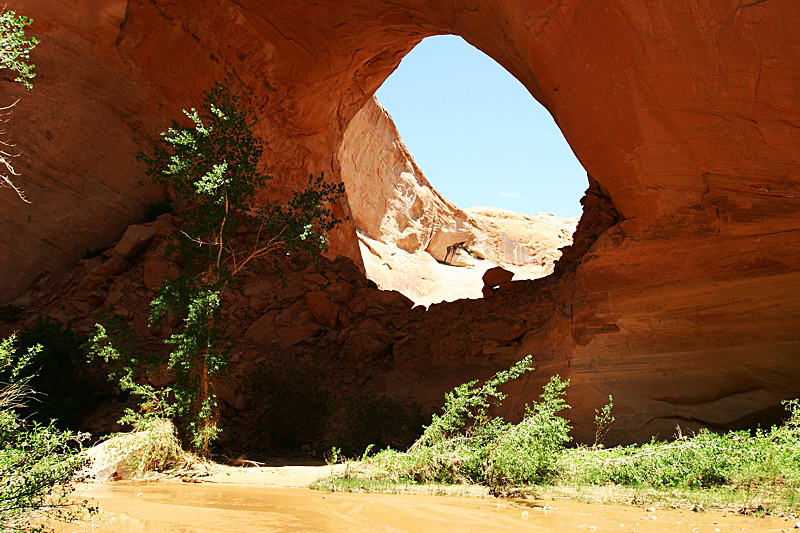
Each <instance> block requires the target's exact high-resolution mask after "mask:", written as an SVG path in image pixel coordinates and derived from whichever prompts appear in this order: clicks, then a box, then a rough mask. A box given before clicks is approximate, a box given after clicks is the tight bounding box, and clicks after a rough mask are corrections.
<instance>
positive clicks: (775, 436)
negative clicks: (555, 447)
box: [559, 399, 800, 511]
mask: <svg viewBox="0 0 800 533" xmlns="http://www.w3.org/2000/svg"><path fill="white" fill-rule="evenodd" d="M784 405H785V407H786V408H787V411H788V413H789V418H788V420H787V421H786V422H785V423H784V424H783V425H780V426H774V427H772V428H771V429H769V430H764V429H758V430H756V431H755V432H752V433H751V432H750V431H730V432H727V433H721V434H718V433H714V432H711V431H709V430H706V429H703V430H701V431H699V432H698V433H697V434H694V435H681V434H680V433H679V435H678V436H677V438H676V439H675V440H673V441H670V442H664V441H661V442H659V441H656V440H653V441H651V442H650V443H647V444H643V445H631V446H619V447H615V448H609V449H604V448H598V447H593V448H586V447H579V448H575V449H571V450H567V451H565V453H564V455H563V456H562V458H561V460H560V464H559V470H560V479H559V482H560V483H562V484H569V485H575V486H585V485H612V484H613V485H620V486H625V487H632V488H636V489H645V490H653V491H661V492H664V493H672V494H676V495H678V496H680V497H681V498H688V499H689V500H696V499H698V498H699V494H698V492H699V491H701V490H702V491H721V492H720V498H719V499H720V500H721V501H722V503H730V502H726V501H725V500H730V501H734V500H738V502H739V505H740V507H742V508H753V509H756V508H758V507H759V506H761V507H762V508H765V506H768V507H769V508H773V509H781V510H786V511H797V509H798V505H797V504H798V502H799V501H800V500H799V499H798V492H797V491H798V487H800V404H799V403H798V400H796V399H795V400H790V401H786V402H784ZM676 490H677V491H678V492H675V491H676Z"/></svg>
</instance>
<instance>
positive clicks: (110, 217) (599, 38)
mask: <svg viewBox="0 0 800 533" xmlns="http://www.w3.org/2000/svg"><path fill="white" fill-rule="evenodd" d="M15 9H17V10H18V11H19V12H20V13H25V14H26V15H28V16H30V17H32V18H33V19H34V20H35V23H34V25H33V26H32V27H31V29H30V32H31V33H32V34H34V35H36V36H37V37H39V38H40V39H41V40H42V41H43V43H42V45H40V46H39V47H38V48H37V50H36V51H35V53H34V62H35V63H36V64H37V72H38V73H39V77H37V78H36V80H35V82H36V89H35V90H34V91H33V92H31V93H25V94H22V92H23V91H22V90H21V89H20V88H19V87H16V86H14V85H11V84H9V83H8V82H5V81H4V82H3V84H4V85H6V86H7V87H8V94H10V95H11V96H12V97H14V98H15V97H16V96H22V97H23V100H22V101H21V102H20V104H19V106H18V108H17V109H16V110H15V115H14V129H13V133H14V138H15V140H16V142H17V145H18V146H19V147H20V149H21V150H22V152H23V157H22V158H21V159H20V164H19V165H18V169H19V170H21V171H23V173H24V177H23V178H20V180H21V182H20V184H21V185H22V187H23V188H24V189H25V190H26V191H27V192H28V197H29V199H31V200H32V201H33V202H34V206H33V208H31V207H29V206H27V205H21V204H19V202H18V201H17V199H16V197H14V196H13V195H3V196H2V198H0V202H2V208H3V212H4V214H5V215H6V219H7V221H8V222H7V223H6V226H5V230H4V231H3V234H2V237H1V238H2V242H1V243H0V244H2V246H3V249H4V251H5V253H4V260H3V264H2V265H0V268H2V273H3V276H2V280H3V281H2V282H0V283H2V288H1V292H2V293H3V294H4V295H6V296H7V298H4V299H6V300H7V299H11V298H12V297H13V296H15V295H17V294H20V293H22V292H24V291H25V290H27V288H28V285H29V284H30V283H31V282H32V281H33V280H34V279H35V278H37V277H39V275H40V274H41V273H42V272H43V271H44V270H51V271H54V272H56V271H58V270H59V269H60V268H63V267H64V266H65V265H66V264H68V263H69V262H71V261H74V260H75V259H78V258H79V257H80V256H81V255H82V254H83V251H84V250H85V249H87V248H95V247H97V246H98V245H102V244H104V242H103V241H105V243H107V242H111V241H113V240H114V239H115V238H116V237H118V236H119V235H118V232H120V231H121V230H122V229H124V228H125V227H126V226H127V223H128V222H130V221H132V220H135V219H136V218H137V217H138V216H140V214H141V212H142V209H143V205H144V204H146V203H147V202H149V201H152V199H154V198H156V197H157V196H158V194H159V191H158V190H153V189H152V188H151V187H150V186H149V185H148V184H147V183H146V182H145V181H144V169H143V167H142V164H141V163H140V162H138V161H137V160H136V154H137V153H138V152H139V151H142V150H144V151H147V150H148V149H149V147H150V139H151V138H152V137H153V136H154V135H156V134H157V133H158V132H159V131H162V130H163V129H165V128H166V127H167V126H168V123H169V120H170V119H171V118H173V117H176V116H179V114H180V109H181V108H188V107H191V106H193V105H197V103H198V102H199V101H200V98H201V96H200V95H201V93H202V90H203V89H205V88H207V87H209V86H210V85H211V84H212V83H213V82H214V81H215V80H219V79H228V80H229V83H230V84H231V85H232V86H233V87H234V88H235V89H237V90H239V91H240V92H242V93H243V94H245V95H246V99H247V100H248V102H249V104H250V105H252V106H253V108H254V109H255V110H256V115H257V117H258V119H259V126H258V133H259V134H260V135H261V136H262V137H263V138H264V139H265V140H266V141H267V142H268V145H267V149H266V152H265V156H264V159H263V161H262V164H263V166H264V169H265V170H266V171H268V172H269V173H270V174H272V175H274V176H275V177H276V179H275V180H273V181H272V182H271V194H274V195H277V196H279V197H280V196H282V195H285V194H287V193H288V192H289V191H291V190H292V189H293V188H294V187H296V186H297V185H298V184H300V183H302V182H303V181H304V180H305V179H307V176H308V174H311V173H314V174H318V173H320V172H325V174H326V176H327V177H328V179H330V180H334V181H336V180H338V179H339V173H340V167H339V163H338V160H337V153H338V148H339V145H340V143H341V139H342V136H343V134H344V131H345V129H346V127H347V125H348V123H349V121H350V120H351V119H352V117H353V116H354V115H355V113H356V112H357V111H358V110H359V109H360V108H361V107H362V106H363V105H364V104H365V103H366V102H367V100H368V99H369V98H370V97H371V96H372V94H373V93H374V91H375V90H376V89H377V88H378V87H379V86H380V84H381V83H382V82H383V80H385V79H386V77H388V75H389V74H390V73H391V72H392V70H393V69H394V68H395V67H396V65H397V64H398V63H399V61H400V60H401V59H402V57H403V55H404V54H405V53H407V52H408V51H409V50H410V49H411V48H412V47H413V46H414V45H415V44H416V43H417V42H419V41H420V40H421V39H423V38H424V37H426V36H429V35H434V34H443V33H454V34H458V35H461V36H462V37H464V38H465V39H466V40H467V41H468V42H470V43H471V44H473V45H474V46H476V47H478V48H479V49H481V50H483V51H484V52H486V53H487V54H488V55H490V56H491V57H493V58H494V59H495V60H497V61H498V62H499V63H500V64H501V65H503V66H504V67H505V68H506V69H508V70H509V72H511V73H512V74H513V75H514V76H515V77H517V79H519V80H520V81H521V82H522V83H523V84H524V85H525V86H526V87H527V88H528V90H529V91H530V92H531V94H532V95H533V96H534V97H535V98H536V99H537V100H539V101H540V102H541V103H542V104H543V105H544V106H545V107H546V108H547V109H548V110H549V111H550V113H551V114H552V115H553V117H554V119H555V120H556V122H557V123H558V125H559V127H560V128H561V129H562V131H563V133H564V135H565V137H566V138H567V140H568V141H569V143H570V144H571V146H572V148H573V150H574V151H575V153H576V155H577V156H578V158H579V159H580V160H581V162H582V163H583V165H584V167H585V168H586V169H587V171H588V173H589V175H590V177H591V179H592V181H593V183H596V184H597V187H598V190H599V191H600V193H601V195H602V197H603V198H606V199H608V202H610V203H611V205H612V206H613V207H614V209H615V212H616V213H617V215H616V217H617V218H613V217H612V219H608V220H605V224H606V225H605V226H604V225H603V224H604V223H600V222H597V224H596V225H595V227H594V229H597V228H600V229H601V230H602V231H601V232H600V233H599V235H594V237H598V238H597V240H596V241H594V240H592V241H591V242H590V243H588V244H589V245H590V248H587V249H588V250H589V253H588V254H586V255H579V256H578V257H576V258H574V259H575V262H574V269H573V270H572V271H571V272H570V273H569V275H568V276H566V277H565V278H564V280H563V282H562V283H561V289H560V290H559V293H558V295H557V297H556V299H557V304H556V305H555V306H554V309H555V310H554V311H553V314H552V315H551V316H548V317H546V318H547V320H546V321H545V322H544V324H543V325H542V321H541V320H539V319H540V318H541V317H538V318H537V320H532V321H531V323H532V324H537V327H536V328H534V329H532V330H530V331H529V332H528V333H527V334H526V335H524V336H523V337H522V342H521V344H520V345H519V346H517V347H515V348H516V350H515V351H513V353H511V352H503V353H505V354H507V355H504V356H503V357H505V359H506V360H502V359H503V357H497V358H490V359H487V360H484V361H482V362H479V363H478V362H474V364H475V365H477V366H478V367H479V368H485V370H486V372H489V371H490V370H491V369H493V368H495V367H498V366H501V365H503V364H506V363H508V362H509V361H510V360H511V359H512V358H514V357H517V356H522V355H525V354H526V353H527V352H529V351H530V352H532V353H534V354H535V355H536V356H537V357H538V360H539V361H540V364H539V365H538V366H539V367H540V370H539V371H538V372H537V374H538V373H541V374H540V375H543V374H544V373H547V372H549V371H551V370H552V371H554V372H555V371H559V372H561V373H562V374H568V375H570V376H571V377H572V379H573V392H572V393H571V399H572V401H573V403H574V404H575V406H576V409H575V410H573V413H572V415H573V417H574V418H575V419H576V420H578V427H577V432H578V433H579V434H580V433H581V432H584V433H587V434H588V433H589V432H591V430H592V428H589V427H584V426H585V424H586V422H585V421H586V420H589V421H590V420H592V416H591V413H592V409H593V408H594V407H599V406H600V405H602V403H603V402H602V400H603V399H604V398H605V397H606V395H607V394H609V393H612V394H615V396H617V397H619V400H618V401H617V405H618V406H619V407H620V408H621V409H627V410H628V411H629V412H630V413H631V417H630V420H629V421H627V422H624V423H623V424H622V425H623V426H624V427H623V428H622V429H621V433H620V435H621V436H620V437H619V439H620V440H630V439H631V438H641V437H642V436H645V435H644V434H645V433H647V434H653V433H658V432H662V434H663V432H666V431H671V426H673V425H674V423H673V422H674V420H677V419H681V420H695V421H698V420H699V421H702V423H707V424H709V425H715V426H717V427H725V426H726V424H729V423H733V422H734V421H735V420H739V419H742V418H743V417H746V416H747V415H748V414H749V413H753V412H756V411H758V410H763V409H766V408H768V407H769V406H770V405H777V403H778V401H779V400H780V399H781V398H786V397H789V396H796V395H797V394H798V392H800V391H798V387H797V385H796V384H797V383H798V382H800V381H798V379H797V378H798V377H800V376H798V375H797V372H798V371H797V370H796V367H797V365H796V364H794V363H795V361H796V353H797V350H798V347H800V334H798V333H797V332H796V324H795V323H794V317H795V316H797V314H796V311H797V304H796V303H795V302H797V301H800V300H798V298H797V296H798V293H800V275H799V274H798V268H799V267H798V265H800V238H798V236H799V233H800V232H799V231H798V230H799V229H800V209H798V208H799V207H800V195H799V194H798V193H797V192H796V190H795V189H796V186H797V182H798V181H800V173H799V172H798V165H799V164H800V142H798V141H800V138H799V137H800V127H798V126H800V116H798V115H800V111H798V109H800V105H798V103H799V102H798V94H800V87H798V86H797V81H796V80H797V79H800V72H799V71H800V51H799V50H797V49H796V47H792V46H790V45H789V44H787V43H792V42H794V34H795V29H796V28H797V27H798V24H800V13H798V12H797V10H795V9H793V8H791V7H787V6H780V5H777V4H770V3H759V4H755V5H751V6H740V5H738V4H735V3H733V2H728V3H725V2H722V3H721V2H714V1H711V0H706V1H704V2H700V3H698V2H689V1H688V0H687V1H680V2H673V3H670V5H669V6H667V5H659V6H657V7H654V6H652V5H645V4H642V3H641V2H637V1H635V0H627V1H624V2H606V1H600V2H586V1H580V0H571V1H570V0H568V1H560V2H554V1H538V0H536V1H526V2H516V1H511V0H470V1H469V2H463V3H462V2H452V1H450V0H433V1H431V0H425V1H423V0H402V1H400V2H383V1H376V0H370V1H367V0H355V1H351V2H346V3H342V2H335V1H332V0H330V1H322V2H320V1H317V2H313V3H311V2H304V1H292V2H282V3H280V4H279V5H265V4H264V3H262V2H257V1H255V0H236V1H232V0H231V1H222V2H216V1H215V2H210V1H198V2H193V3H174V2H166V1H162V0H153V1H151V2H142V3H139V2H132V1H128V2H124V1H111V0H107V1H103V0H95V1H93V2H88V3H87V2H79V1H77V0H72V1H65V2H59V3H50V2H37V1H35V0H20V1H19V2H17V4H16V5H15ZM20 124H24V126H22V127H20V126H19V125H20ZM350 193H351V194H353V193H356V194H365V191H358V192H355V191H350ZM608 202H606V204H607V203H608ZM606 204H602V203H601V204H596V203H593V204H592V205H591V206H589V207H588V209H594V210H595V211H596V213H595V214H596V215H597V216H596V217H595V219H596V220H601V219H603V217H602V216H601V215H603V212H602V210H600V211H597V210H598V209H600V208H599V207H598V206H599V205H606ZM337 209H338V210H339V212H340V213H341V214H347V213H348V211H349V209H348V206H347V204H346V203H342V204H341V205H339V206H338V207H337ZM589 218H590V220H595V219H591V217H589ZM606 218H608V217H606ZM608 222H610V223H611V224H607V223H608ZM590 224H591V222H587V223H586V224H585V225H584V229H583V230H581V229H580V228H579V233H580V231H584V232H587V231H588V232H589V233H590V234H591V228H589V225H590ZM587 228H588V229H587ZM579 240H580V235H576V242H577V241H579ZM331 244H332V251H333V252H334V253H341V254H344V255H349V256H351V257H353V258H355V259H356V260H357V259H358V244H357V239H356V236H355V231H354V227H353V225H352V224H349V225H344V226H343V227H342V228H341V229H340V230H339V231H338V232H337V233H336V234H335V235H332V239H331ZM529 300H530V301H531V304H530V307H531V308H533V307H535V303H533V302H534V301H535V297H534V296H531V297H530V298H529ZM522 301H524V298H523V299H522ZM522 305H523V307H524V304H522ZM525 312H526V311H525V309H522V310H521V311H520V313H525ZM462 319H463V320H465V324H466V323H468V320H469V318H468V317H467V318H462ZM474 319H478V317H475V318H474ZM456 334H457V333H456V332H454V333H453V335H456ZM452 346H454V347H457V346H458V343H455V344H453V345H452ZM454 349H455V350H456V351H457V348H454ZM434 351H436V352H437V353H438V351H439V349H438V348H436V349H435V350H434ZM441 357H442V358H443V359H442V364H443V365H444V366H445V367H446V366H447V365H449V364H455V363H453V361H457V360H458V358H459V357H460V355H459V354H454V355H453V358H452V359H451V360H450V361H451V362H450V363H447V357H446V354H445V353H442V354H441ZM411 364H412V361H411V360H409V359H406V360H405V361H404V365H405V366H404V368H405V370H403V371H407V370H408V365H411ZM414 364H418V365H423V366H424V365H425V364H426V362H425V360H424V358H422V357H420V359H419V361H417V362H416V363H414ZM470 365H473V363H470ZM401 370H402V369H398V371H401ZM429 374H430V373H429ZM455 374H458V373H457V372H455V373H454V377H455ZM542 379H543V378H542ZM537 381H541V379H539V378H537V379H533V380H532V382H537ZM532 382H531V383H532ZM531 383H529V384H528V385H529V386H526V387H525V389H524V390H519V391H517V393H518V394H517V396H518V398H520V399H521V400H520V401H522V399H524V398H530V397H535V396H536V394H538V393H533V392H531V391H533V389H534V388H535V387H532V386H530V384H531ZM700 383H702V385H703V386H702V387H698V386H697V384H700ZM420 384H421V386H422V385H424V386H428V387H430V389H431V391H432V394H433V392H435V394H439V395H440V390H439V389H441V387H442V386H443V384H442V383H426V382H425V381H424V380H423V381H421V382H420ZM453 384H454V383H453ZM676 388H678V389H686V393H685V394H679V395H674V394H671V393H669V391H673V390H674V389H676ZM699 389H702V390H703V392H702V394H701V393H700V390H699ZM748 390H758V391H764V392H763V393H759V394H752V393H747V394H746V392H747V391H748ZM676 398H677V399H676ZM595 404H597V405H595ZM723 404H724V408H723V407H721V406H723ZM581 420H583V421H584V422H580V421H581ZM660 421H663V423H662V422H660ZM698 423H699V422H698ZM668 426H670V427H668ZM610 438H613V434H612V435H610Z"/></svg>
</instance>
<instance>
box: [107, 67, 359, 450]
mask: <svg viewBox="0 0 800 533" xmlns="http://www.w3.org/2000/svg"><path fill="white" fill-rule="evenodd" d="M184 113H185V114H186V116H187V117H188V118H189V119H190V120H191V123H192V124H191V125H190V126H188V127H182V126H180V125H179V124H178V123H177V122H173V126H172V128H170V129H169V130H168V131H167V132H165V133H162V137H163V140H164V142H163V143H161V144H159V145H158V146H157V148H156V151H155V154H154V155H153V156H152V157H151V156H146V155H145V156H142V157H143V159H144V160H145V162H146V163H147V164H148V166H149V175H150V176H152V177H153V179H154V180H155V181H156V182H160V183H166V184H169V185H171V186H172V187H173V188H174V189H175V191H176V192H177V193H178V194H180V195H181V196H183V197H184V198H186V199H187V200H188V202H189V207H188V209H187V210H186V212H185V214H182V218H183V220H184V225H183V227H182V228H181V231H180V232H179V233H177V234H176V236H175V238H174V239H173V241H172V242H171V244H170V246H169V247H168V248H167V250H168V255H169V256H170V257H171V258H173V259H174V260H175V261H176V262H179V263H180V264H181V265H182V267H183V273H182V274H181V275H180V276H179V277H178V278H177V279H175V280H173V281H171V282H168V283H166V284H165V285H164V286H162V287H161V288H160V290H159V292H158V294H157V296H156V298H155V299H154V300H153V302H152V314H151V321H152V322H153V323H156V322H158V321H160V320H162V319H164V318H166V317H167V316H168V315H169V314H170V313H172V314H173V316H179V317H184V320H183V328H182V331H180V332H179V333H175V334H174V335H172V336H171V337H170V338H168V339H167V340H166V342H167V343H168V344H171V345H173V349H172V353H171V355H170V359H169V362H168V366H169V368H170V369H171V371H172V372H173V373H174V375H175V378H176V383H175V385H174V386H173V388H172V394H173V396H174V402H175V406H176V413H177V416H178V418H179V420H180V421H181V422H182V429H183V431H184V436H185V440H187V441H188V442H189V443H190V445H191V447H192V448H194V449H195V450H196V451H198V452H200V453H202V454H208V452H209V444H210V442H211V441H212V440H213V439H214V437H215V436H216V435H217V434H218V431H219V430H218V427H217V424H216V419H217V403H216V394H215V390H214V389H215V387H216V385H217V384H218V383H219V382H220V380H221V379H224V377H225V375H226V371H227V368H228V362H229V361H228V352H229V348H230V342H229V340H228V339H227V338H226V336H225V320H224V319H223V316H222V313H221V303H222V296H223V294H224V292H225V290H226V288H227V287H228V285H230V284H231V283H234V282H235V280H236V279H237V277H240V276H241V275H243V273H244V272H245V271H246V270H247V269H248V267H250V266H252V265H254V264H256V263H258V262H264V261H266V262H267V263H270V264H272V265H273V267H275V268H277V264H278V263H276V261H275V260H276V259H277V258H278V257H279V256H292V257H293V258H297V259H299V260H309V259H310V260H312V261H318V260H319V256H320V254H321V253H322V252H324V251H325V249H326V246H327V240H326V233H327V232H328V231H330V230H331V229H333V228H334V227H336V225H337V224H339V223H340V222H341V220H339V219H337V218H336V217H335V216H334V215H333V214H332V213H331V211H330V209H329V207H327V206H328V205H330V204H332V203H333V202H335V201H336V200H337V199H338V198H339V197H340V196H342V195H343V194H344V186H343V185H341V184H340V185H332V184H329V183H326V182H325V181H324V179H323V176H320V177H318V178H314V176H311V177H310V179H309V181H308V186H307V187H306V188H305V189H303V190H299V191H295V192H294V195H293V196H292V197H291V198H290V199H289V201H288V202H286V203H281V202H278V201H273V202H268V203H266V204H265V205H256V204H255V203H254V198H255V194H256V192H257V191H259V190H263V189H264V188H266V186H267V183H268V181H269V180H270V179H272V178H271V177H270V176H266V175H264V174H261V173H260V172H259V171H258V170H257V168H256V166H257V164H258V161H259V159H260V157H261V154H262V142H261V141H260V140H259V139H258V138H257V137H256V136H255V135H254V134H253V130H252V127H253V125H254V124H255V120H254V119H253V118H252V116H251V114H250V113H249V112H248V111H246V110H245V109H243V108H242V107H241V105H240V103H239V97H238V95H237V94H236V93H234V92H233V91H231V90H230V89H228V88H227V87H226V86H225V85H223V84H221V83H217V84H216V85H215V86H214V87H213V88H211V89H209V90H208V91H206V93H205V103H204V105H203V107H202V108H201V109H200V110H199V111H198V110H196V109H194V108H193V109H191V110H190V111H186V110H184ZM96 340H98V341H100V342H101V343H107V340H108V339H107V338H106V339H96Z"/></svg>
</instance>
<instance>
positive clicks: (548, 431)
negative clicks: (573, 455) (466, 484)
mask: <svg viewBox="0 0 800 533" xmlns="http://www.w3.org/2000/svg"><path fill="white" fill-rule="evenodd" d="M568 385H569V380H567V381H561V379H560V378H559V376H553V377H552V378H551V379H550V382H549V383H547V384H546V385H545V386H544V393H543V394H542V396H541V398H542V401H540V402H536V403H534V404H532V405H527V406H525V416H524V417H523V419H522V421H521V422H520V423H519V424H515V425H512V426H511V427H509V429H508V430H507V431H506V432H505V433H504V434H503V435H501V436H500V438H499V439H498V440H497V442H496V443H495V444H494V446H493V448H492V450H490V454H489V465H490V466H489V468H490V471H489V478H490V481H491V485H492V486H500V485H523V484H533V483H541V482H544V481H549V480H551V479H552V478H553V477H554V476H555V474H556V473H557V465H558V460H559V458H560V456H561V453H562V451H563V450H564V445H565V444H566V443H568V442H569V441H570V440H571V437H570V436H569V431H570V426H569V423H568V422H567V420H566V419H564V418H562V417H560V416H558V413H559V412H561V411H563V410H564V409H569V406H568V405H567V404H566V402H565V401H564V395H565V394H566V393H565V392H564V390H565V389H566V387H567V386H568Z"/></svg>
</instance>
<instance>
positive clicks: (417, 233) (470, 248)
mask: <svg viewBox="0 0 800 533" xmlns="http://www.w3.org/2000/svg"><path fill="white" fill-rule="evenodd" d="M339 162H340V163H341V166H342V180H343V181H344V183H345V186H346V187H347V190H348V191H349V192H350V208H351V209H352V212H353V218H354V220H355V224H356V230H357V232H358V237H359V243H360V245H361V257H362V259H363V260H364V266H365V268H366V272H367V275H368V276H369V278H370V279H372V280H373V281H375V282H376V283H377V284H378V286H379V287H380V288H382V289H396V290H399V291H401V292H403V293H404V294H406V295H407V296H409V297H410V298H412V299H413V300H414V302H416V303H418V304H422V305H430V304H431V303H436V302H441V301H452V300H457V299H459V298H480V297H481V295H482V293H481V290H482V287H483V284H482V282H481V276H482V275H483V273H484V272H485V271H486V270H487V269H490V268H493V267H494V266H495V265H502V266H503V267H504V268H507V269H511V270H513V271H514V273H515V274H516V276H517V279H536V278H540V277H543V276H546V275H547V274H549V273H551V272H552V271H553V262H554V261H555V260H556V259H558V257H560V255H561V253H560V252H559V251H558V248H561V247H562V246H567V245H569V244H571V243H572V233H573V232H574V230H575V226H576V225H577V218H574V219H560V218H557V217H554V216H553V215H550V214H539V215H535V216H529V215H522V214H519V213H512V212H510V211H505V210H502V209H497V208H492V207H472V208H468V209H465V210H461V209H459V208H458V207H456V206H455V205H454V204H453V203H451V202H450V201H449V200H447V199H446V198H444V197H443V196H442V195H441V194H440V193H439V192H437V191H436V189H435V188H433V187H432V186H431V184H430V183H429V182H428V180H427V179H426V178H425V175H424V174H423V172H422V170H421V169H420V168H419V167H418V166H417V164H416V162H415V161H414V158H413V157H412V156H411V154H410V153H409V152H408V149H407V148H406V146H405V144H404V143H403V141H402V139H401V138H400V134H399V133H398V132H397V129H396V127H395V125H394V122H392V119H391V117H390V116H389V113H388V112H387V111H386V110H385V109H384V108H383V107H382V106H381V105H380V104H379V103H378V101H377V100H376V99H375V98H373V99H372V100H370V101H369V102H368V103H367V105H365V106H364V108H363V109H362V110H361V111H359V112H358V113H357V114H356V116H355V118H354V119H353V120H352V121H351V122H350V125H349V127H348V128H347V131H346V132H345V136H344V141H343V142H342V147H341V148H340V150H339ZM367 191H368V192H367ZM468 252H471V253H472V254H473V255H474V256H473V255H470V253H468ZM476 257H477V258H480V260H476V259H475V258H476ZM443 263H446V264H443ZM455 267H468V268H467V269H462V268H455Z"/></svg>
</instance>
